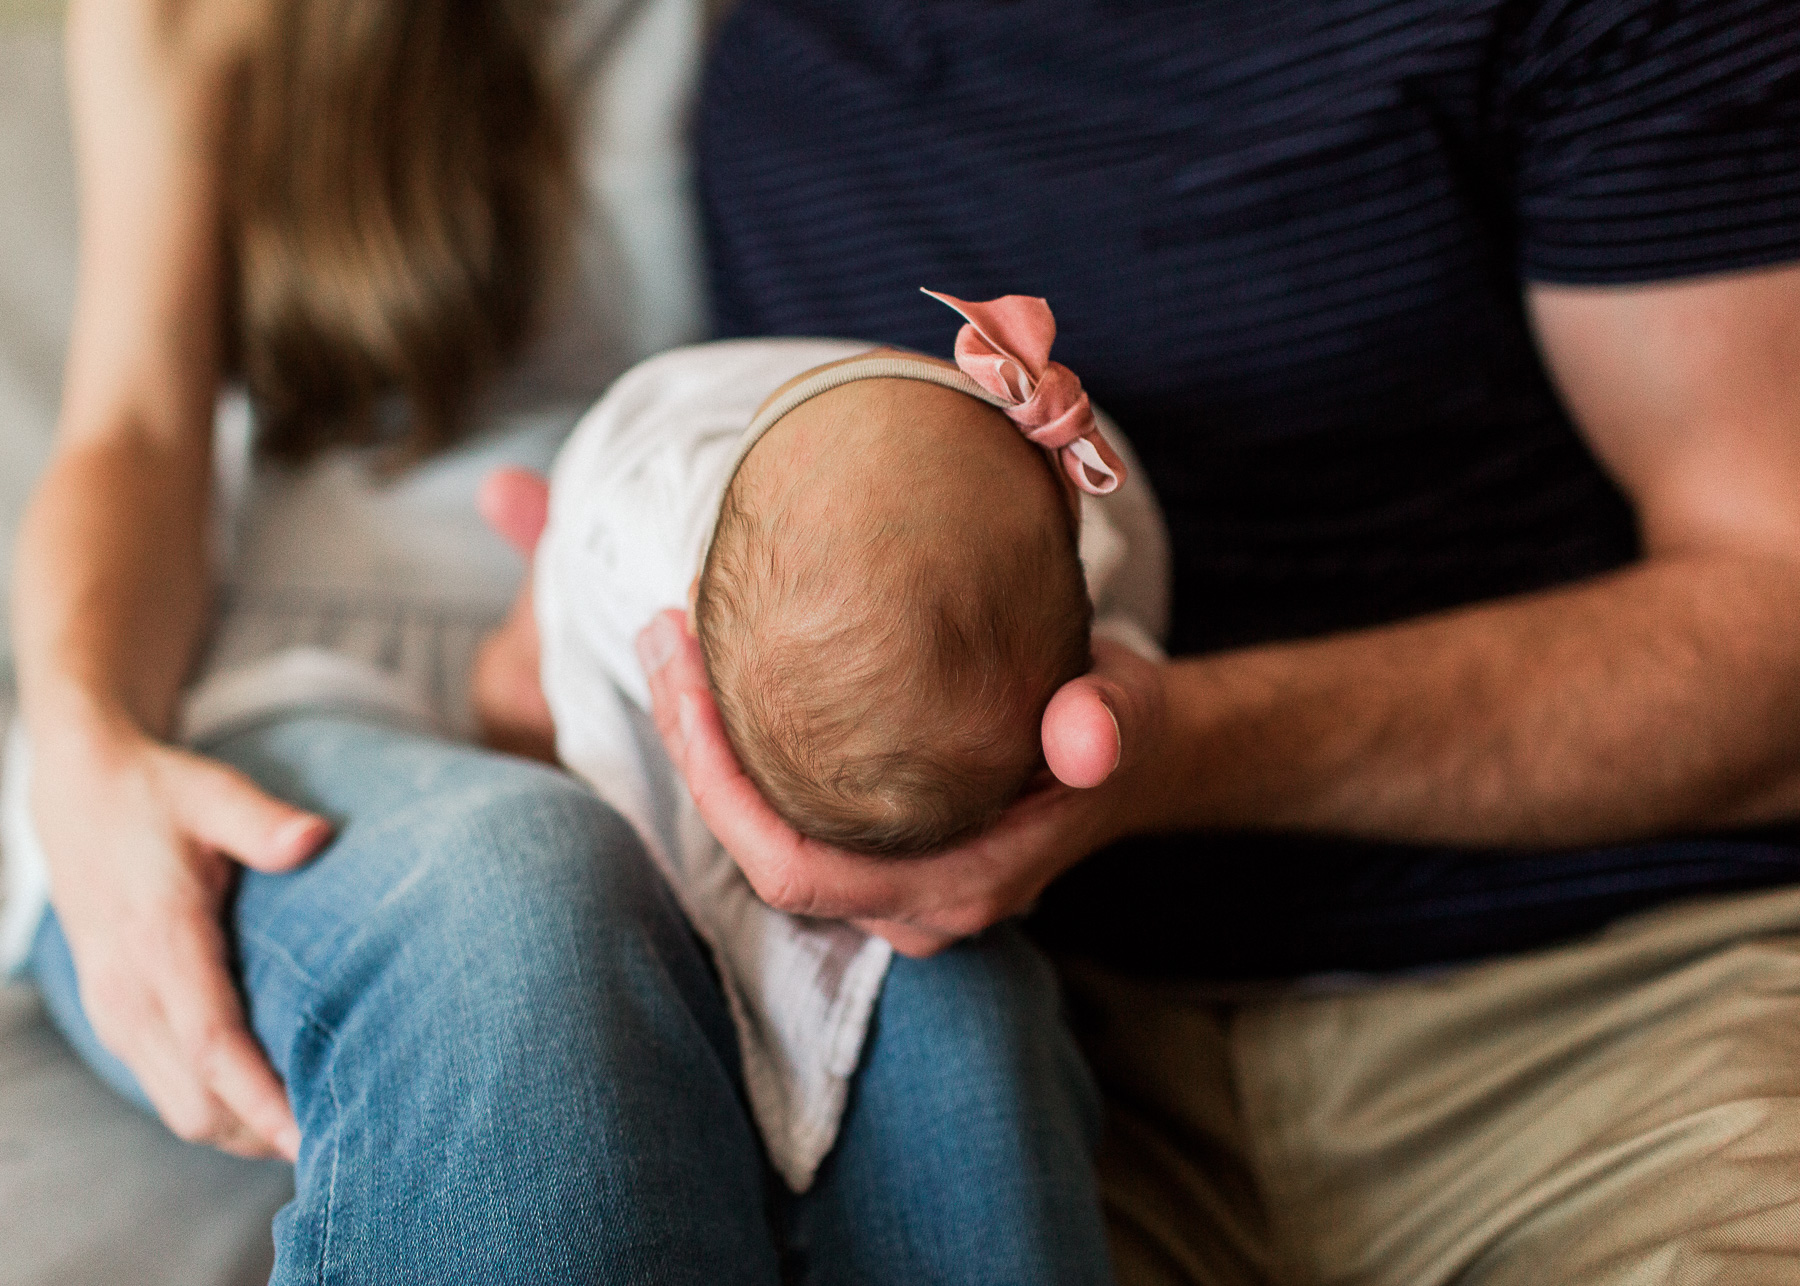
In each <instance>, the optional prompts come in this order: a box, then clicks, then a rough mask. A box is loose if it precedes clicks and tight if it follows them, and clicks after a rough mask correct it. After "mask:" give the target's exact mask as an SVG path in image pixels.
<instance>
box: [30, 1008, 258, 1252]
mask: <svg viewBox="0 0 1800 1286" xmlns="http://www.w3.org/2000/svg"><path fill="white" fill-rule="evenodd" d="M291 1191H292V1172H291V1171H290V1170H289V1169H288V1167H287V1166H286V1165H280V1164H271V1163H256V1162H248V1161H238V1160H234V1159H232V1158H230V1157H225V1156H221V1155H220V1154H218V1153H216V1152H212V1151H210V1150H208V1149H206V1148H200V1147H190V1146H188V1145H185V1144H182V1143H180V1142H178V1141H177V1140H176V1139H175V1138H174V1137H172V1136H171V1135H170V1134H169V1133H168V1131H166V1130H165V1129H163V1127H162V1126H161V1125H159V1124H158V1123H157V1122H155V1121H153V1120H151V1119H150V1118H149V1117H147V1116H145V1115H143V1114H142V1113H140V1112H138V1111H137V1110H136V1109H134V1108H132V1107H130V1106H128V1105H127V1104H125V1103H124V1102H123V1101H122V1100H120V1099H119V1098H118V1097H117V1096H115V1095H114V1094H113V1093H111V1091H109V1090H107V1089H106V1088H105V1087H104V1086H103V1085H101V1084H100V1082H99V1081H97V1080H95V1079H94V1077H93V1076H92V1075H91V1074H90V1073H89V1072H88V1071H87V1069H86V1068H85V1067H83V1066H82V1065H81V1064H80V1063H78V1062H76V1060H75V1058H74V1056H73V1055H72V1054H70V1052H69V1047H68V1046H67V1045H66V1044H64V1043H63V1041H62V1038H61V1037H59V1036H58V1035H57V1034H56V1032H55V1031H54V1030H53V1029H52V1028H51V1026H50V1024H49V1022H48V1021H47V1020H46V1019H45V1017H44V1011H43V1006H42V1005H41V1004H40V1003H39V1001H38V998H37V995H36V993H35V992H34V991H32V990H31V989H30V988H29V987H24V986H19V985H11V986H7V987H4V988H0V1247H4V1251H3V1252H0V1286H51V1284H52V1283H57V1284H58V1286H60V1284H62V1283H67V1284H68V1286H100V1284H101V1283H110V1282H118V1283H122V1284H123V1283H133V1284H134V1286H160V1284H161V1283H168V1286H178V1284H179V1286H214V1284H217V1286H225V1284H227V1283H230V1284H231V1286H237V1284H238V1283H250V1282H266V1281H267V1280H268V1278H269V1265H270V1262H271V1260H272V1258H273V1254H274V1248H273V1243H272V1242H271V1240H270V1237H269V1221H270V1219H271V1218H272V1217H273V1215H274V1213H275V1211H276V1210H277V1209H278V1208H279V1207H280V1206H281V1204H282V1202H284V1201H286V1200H287V1198H288V1195H289V1194H290V1193H291Z"/></svg>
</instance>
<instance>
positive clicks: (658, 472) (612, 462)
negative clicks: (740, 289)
mask: <svg viewBox="0 0 1800 1286" xmlns="http://www.w3.org/2000/svg"><path fill="white" fill-rule="evenodd" d="M870 347H872V345H869V344H866V343H856V342H845V341H836V340H791V339H780V340H736V341H728V342H724V343H716V344H703V345H699V346H697V347H692V348H682V349H676V350H674V351H672V352H669V353H665V354H663V355H661V356H659V357H654V358H651V359H650V360H649V361H646V362H643V363H641V364H640V365H638V366H636V367H634V368H633V369H632V370H630V371H629V372H627V373H626V374H625V375H624V376H623V377H622V378H621V379H620V380H619V381H618V383H616V384H615V385H613V387H612V388H611V389H610V390H609V391H608V392H607V394H606V396H605V397H604V398H602V399H601V400H600V402H599V403H598V404H597V405H596V406H595V407H594V408H593V409H592V410H591V411H589V412H588V413H587V415H586V416H585V417H584V418H583V419H582V421H581V423H580V424H579V425H577V426H576V429H575V431H574V433H573V434H572V435H571V437H570V438H569V441H568V442H567V443H566V444H565V445H564V447H563V449H562V452H561V453H560V454H559V455H558V457H557V460H556V466H555V471H554V473H553V475H552V478H551V492H550V522H549V526H548V528H547V529H546V530H545V533H544V538H543V542H542V544H541V545H540V546H539V548H538V557H537V563H536V580H535V589H536V602H537V615H538V626H539V631H540V634H541V636H542V646H543V665H542V673H543V683H544V694H545V696H546V698H547V699H548V701H549V704H550V710H551V713H552V715H553V716H554V718H555V721H556V743H557V753H558V755H559V756H560V757H561V759H562V761H563V762H564V763H565V764H566V765H567V766H568V767H569V769H570V770H571V771H573V772H574V773H576V774H577V775H578V776H580V777H581V778H583V779H584V780H585V781H586V782H587V783H588V784H589V785H590V786H592V787H593V789H594V790H595V791H596V792H597V793H598V794H599V795H600V796H601V798H603V799H605V800H606V801H607V802H608V803H609V804H611V805H612V806H613V807H614V808H616V809H618V810H619V812H620V813H622V814H623V815H624V817H625V818H626V820H627V821H629V822H630V823H631V824H632V825H633V826H634V827H635V828H636V829H637V831H638V832H639V834H640V835H642V836H643V838H644V841H645V844H646V846H647V847H648V848H649V850H650V853H651V856H652V857H653V859H654V860H655V861H656V863H657V864H658V866H659V867H660V868H661V870H662V871H663V873H664V875H665V876H666V877H667V878H668V880H669V882H670V884H671V885H672V886H673V888H674V890H675V892H676V895H677V897H678V898H679V900H680V902H681V905H682V908H683V910H684V911H685V912H686V913H687V915H688V917H689V919H690V920H691V921H692V923H693V925H694V928H695V929H696V931H698V932H699V934H700V935H701V937H702V938H704V939H705V941H706V942H707V944H708V946H709V947H710V948H711V949H712V951H713V954H714V957H715V959H716V961H717V964H718V968H719V974H720V978H721V980H722V982H723V985H724V989H725V993H726V998H727V1001H728V1002H729V1004H730V1007H731V1012H732V1016H733V1018H734V1020H735V1021H736V1025H737V1031H738V1037H739V1042H740V1045H741V1047H742V1054H743V1067H744V1078H745V1083H746V1088H747V1091H748V1093H749V1098H750V1105H751V1109H752V1111H753V1112H754V1113H755V1116H756V1120H757V1124H758V1127H759V1128H760V1130H761V1132H762V1135H763V1138H764V1141H765V1143H766V1144H767V1146H768V1149H769V1155H770V1157H771V1159H772V1160H773V1162H774V1164H775V1166H776V1168H777V1169H778V1170H779V1171H780V1172H781V1174H782V1176H783V1177H784V1178H785V1179H786V1181H787V1182H788V1184H789V1186H791V1187H792V1188H794V1189H795V1190H796V1191H803V1190H804V1189H805V1188H806V1187H807V1186H808V1185H810V1183H811V1182H812V1177H813V1174H814V1172H815V1171H816V1170H817V1168H818V1165H819V1163H820V1161H821V1160H823V1159H824V1156H825V1154H826V1153H827V1152H828V1151H829V1150H830V1148H831V1145H832V1142H833V1140H834V1139H835V1138H836V1136H837V1129H838V1123H839V1120H840V1118H841V1117H842V1115H843V1108H844V1102H845V1097H846V1094H847V1092H848V1089H849V1082H850V1077H851V1076H852V1075H853V1073H854V1072H855V1069H856V1065H857V1061H858V1058H859V1056H860V1054H861V1050H862V1042H863V1037H864V1034H865V1032H866V1030H867V1027H868V1021H869V1016H870V1014H871V1012H872V1011H873V1008H874V1003H875V999H876V997H877V996H878V994H879V993H880V989H881V981H882V978H883V976H884V975H885V973H886V970H887V965H888V960H889V956H890V949H889V948H888V946H887V944H886V943H885V942H883V941H882V940H880V939H878V938H871V937H869V936H867V935H865V934H863V933H861V932H860V931H858V930H856V929H853V928H851V927H850V926H848V925H844V924H838V923H833V922H827V921H819V920H810V919H805V918H802V917H798V916H791V915H787V914H784V913H781V912H777V911H774V910H772V909H770V908H769V907H768V906H766V905H764V904H763V903H762V902H760V901H758V900H757V898H756V896H755V894H754V893H753V892H752V890H751V888H750V885H749V882H748V881H747V880H746V879H745V878H744V876H743V874H742V873H741V872H740V871H739V870H738V868H737V866H736V865H735V864H734V863H733V862H732V861H731V859H730V857H729V856H728V855H727V854H726V853H725V852H724V851H723V850H722V849H721V848H720V847H719V845H718V843H717V842H716V841H714V840H713V838H712V836H711V835H710V834H709V833H708V832H707V830H706V828H705V826H704V825H703V824H702V823H701V821H700V818H699V815H698V813H697V812H696V811H695V810H694V807H693V804H692V802H691V800H690V799H689V798H688V795H687V792H686V790H685V789H684V788H683V787H682V786H681V784H680V782H679V780H678V779H676V778H675V776H674V774H673V771H672V769H671V767H670V765H669V763H668V761H667V759H666V757H665V756H664V754H663V752H662V749H661V743H660V742H659V741H658V739H657V737H656V733H655V729H654V726H653V725H652V724H651V723H650V721H649V718H648V715H647V713H646V712H647V710H648V707H649V689H648V686H647V684H646V681H645V678H644V674H643V671H642V669H641V668H640V667H639V664H638V660H637V654H636V651H635V640H636V638H637V634H638V632H639V631H640V630H642V629H643V627H644V626H645V625H647V624H648V623H649V622H650V620H651V619H652V618H653V617H654V616H655V615H656V614H657V613H658V612H659V611H662V610H663V609H664V608H669V607H681V606H683V605H684V604H685V602H686V599H687V590H688V585H689V583H690V582H691V581H692V580H693V578H694V576H695V575H696V573H697V572H698V570H699V567H700V561H701V558H702V556H703V553H704V550H705V547H706V542H707V540H708V539H709V537H710V534H711V530H712V525H713V521H714V519H715V517H716V515H717V513H718V507H719V502H720V499H721V497H722V496H723V494H724V490H725V486H726V484H727V482H728V481H729V474H730V471H731V470H732V468H733V467H734V465H735V464H736V461H737V458H738V453H739V447H740V443H741V440H742V438H743V436H744V432H745V429H746V428H747V427H748V426H749V424H750V421H751V418H752V417H753V415H754V414H755V412H756V409H757V407H758V406H759V405H761V403H762V402H763V401H764V400H765V399H767V398H768V396H769V395H770V394H771V393H773V392H774V391H775V389H776V388H778V387H780V386H781V385H782V384H784V383H786V382H787V381H788V380H789V379H791V378H792V377H794V376H795V375H798V374H800V373H801V372H803V371H807V370H810V369H812V368H813V367H816V366H822V365H824V364H826V363H828V362H834V361H838V360H840V359H842V358H846V357H851V356H854V355H856V354H858V353H862V352H865V351H867V350H868V349H869V348H870ZM1104 428H1105V431H1106V436H1107V439H1108V441H1109V442H1111V443H1112V444H1113V445H1114V446H1115V448H1117V449H1118V450H1119V451H1120V453H1121V455H1122V456H1124V458H1125V460H1126V464H1127V468H1128V472H1129V478H1128V481H1127V482H1126V484H1125V485H1124V486H1123V487H1121V488H1120V489H1119V490H1118V491H1116V492H1114V493H1112V494H1111V495H1108V496H1105V497H1103V498H1095V497H1093V496H1086V495H1084V496H1083V497H1082V532H1081V542H1080V549H1081V559H1082V565H1083V568H1084V570H1085V571H1086V573H1087V579H1088V589H1089V593H1090V594H1091V596H1092V597H1093V600H1094V607H1095V615H1096V621H1097V624H1096V626H1095V629H1096V632H1097V633H1105V634H1107V635H1109V636H1111V637H1115V638H1117V639H1119V640H1120V641H1121V642H1125V643H1127V644H1128V645H1131V646H1135V647H1137V648H1139V649H1140V650H1144V651H1149V652H1154V651H1155V650H1156V648H1157V644H1158V641H1159V640H1160V639H1161V638H1162V637H1163V632H1164V630H1165V628H1166V621H1167V614H1168V588H1167V586H1168V580H1169V569H1168V543H1167V537H1166V535H1165V534H1164V531H1163V526H1162V519H1161V517H1160V515H1159V513H1158V510H1157V507H1156V502H1155V499H1154V497H1153V495H1152V493H1151V491H1150V488H1149V486H1148V484H1147V483H1146V482H1145V480H1144V477H1143V471H1142V470H1141V469H1140V468H1138V467H1137V466H1136V463H1135V461H1133V460H1132V459H1131V456H1130V448H1129V445H1128V444H1126V443H1125V441H1124V438H1123V435H1122V434H1120V433H1119V431H1118V429H1117V428H1116V427H1115V426H1113V425H1111V424H1110V423H1104Z"/></svg>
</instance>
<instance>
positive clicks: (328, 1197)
mask: <svg viewBox="0 0 1800 1286" xmlns="http://www.w3.org/2000/svg"><path fill="white" fill-rule="evenodd" d="M302 1021H303V1022H304V1023H305V1024H306V1026H307V1028H308V1029H309V1030H311V1031H312V1032H314V1033H315V1034H317V1035H318V1036H319V1037H320V1038H321V1039H322V1040H324V1042H325V1043H326V1044H330V1043H331V1041H332V1040H333V1039H334V1037H333V1034H332V1031H331V1029H330V1028H329V1027H327V1026H326V1025H325V1024H324V1023H322V1022H320V1021H319V1020H318V1019H317V1018H314V1017H313V1016H312V1015H310V1014H308V1015H305V1016H303V1018H302ZM325 1092H326V1093H327V1094H328V1095H329V1096H330V1098H331V1170H330V1176H329V1177H328V1178H327V1179H326V1182H325V1213H324V1216H323V1218H322V1221H321V1224H322V1226H321V1228H320V1231H319V1271H318V1274H317V1276H316V1277H315V1278H314V1280H315V1281H316V1282H318V1284H319V1286H325V1271H326V1265H327V1264H328V1263H329V1262H330V1260H331V1219H332V1214H333V1212H334V1211H336V1209H337V1181H338V1168H339V1161H340V1159H341V1156H342V1152H343V1124H344V1110H343V1104H342V1102H341V1101H340V1100H339V1098H338V1090H337V1068H336V1066H335V1065H332V1064H328V1065H327V1068H326V1072H325Z"/></svg>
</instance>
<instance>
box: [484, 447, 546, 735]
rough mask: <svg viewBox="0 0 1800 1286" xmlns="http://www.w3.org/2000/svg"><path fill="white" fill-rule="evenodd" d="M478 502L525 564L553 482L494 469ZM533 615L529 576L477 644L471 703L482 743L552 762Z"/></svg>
mask: <svg viewBox="0 0 1800 1286" xmlns="http://www.w3.org/2000/svg"><path fill="white" fill-rule="evenodd" d="M476 507H477V508H479V509H480V510H481V516H482V518H483V519H484V520H485V521H486V522H487V525H488V526H489V527H491V528H492V529H493V530H494V533H495V534H496V535H498V536H499V537H500V538H501V539H503V540H504V541H506V543H507V544H509V545H511V546H512V547H513V548H514V549H516V550H517V551H518V552H519V554H520V556H521V557H523V558H524V559H525V562H526V564H527V567H529V565H530V563H531V560H532V558H533V556H534V555H535V554H536V552H537V543H538V539H539V538H540V537H541V536H542V535H543V534H544V524H545V523H546V522H547V521H548V520H549V514H550V484H549V483H548V482H546V481H545V480H544V477H543V475H542V474H538V473H533V472H532V471H531V470H529V469H516V468H507V469H496V470H494V472H492V473H490V474H489V475H488V476H487V477H486V478H484V479H483V480H482V483H481V491H480V493H479V494H478V495H477V496H476ZM539 656H540V649H539V646H538V632H537V615H536V612H535V610H534V609H533V606H532V599H531V574H530V572H529V571H527V572H526V575H525V583H524V584H523V585H521V586H520V587H519V596H518V597H517V598H515V599H514V600H513V605H512V610H511V611H510V612H508V613H507V615H506V621H505V623H504V624H502V625H501V626H500V628H499V629H497V630H495V631H494V632H493V633H492V634H489V635H488V636H487V637H486V638H485V639H483V640H482V641H481V648H480V650H479V651H477V652H476V654H475V665H474V668H473V670H472V671H471V673H470V675H469V701H470V704H471V705H472V706H473V707H474V709H475V719H476V722H477V723H478V724H479V725H480V728H481V742H482V744H483V745H485V746H490V747H492V748H493V749H495V750H501V751H505V752H506V753H507V754H512V755H523V756H525V757H526V758H528V759H541V760H543V761H544V762H545V763H555V762H556V724H555V721H554V720H552V719H551V717H550V703H549V702H547V701H546V700H544V684H543V680H542V679H541V678H540V676H539Z"/></svg>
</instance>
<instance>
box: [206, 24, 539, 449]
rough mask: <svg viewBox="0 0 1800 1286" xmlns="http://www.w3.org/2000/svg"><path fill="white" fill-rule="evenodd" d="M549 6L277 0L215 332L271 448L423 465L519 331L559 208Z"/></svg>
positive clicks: (259, 74)
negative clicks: (230, 273)
mask: <svg viewBox="0 0 1800 1286" xmlns="http://www.w3.org/2000/svg"><path fill="white" fill-rule="evenodd" d="M546 8H547V6H546V5H545V4H544V3H542V0H270V8H269V11H268V13H269V22H268V24H267V26H266V27H265V28H263V29H262V32H261V34H260V36H259V38H258V39H257V40H256V41H254V42H253V45H252V48H251V49H250V50H249V51H248V56H247V58H246V61H245V64H244V68H243V79H242V82H241V84H242V98H241V101H240V105H239V111H238V112H237V114H236V117H235V119H234V122H233V129H232V132H231V135H230V143H229V144H228V146H227V151H226V174H225V185H226V191H225V203H224V204H225V212H226V220H225V222H226V238H227V249H228V252H229V254H230V257H231V260H232V264H233V267H234V272H235V282H236V288H235V292H234V297H233V298H232V299H231V301H230V303H231V305H232V309H231V311H232V320H231V325H230V330H231V334H230V336H229V339H230V341H231V342H230V345H229V346H230V349H231V352H232V355H233V357H234V358H235V365H236V366H237V368H238V370H239V371H240V372H241V374H242V375H243V377H244V379H245V381H246V383H247V384H248V386H249V390H250V395H251V398H252V401H253V402H254V404H255V406H256V408H257V411H258V442H259V446H260V448H261V449H262V450H263V451H264V452H265V453H267V454H269V455H272V456H275V457H278V458H285V459H289V460H303V459H305V458H307V457H309V456H311V455H312V454H314V453H316V452H317V451H319V450H320V449H322V448H324V447H328V446H337V445H345V444H370V443H378V442H379V443H383V444H385V445H386V446H388V447H389V448H390V453H389V459H390V461H391V462H393V463H396V464H399V463H405V462H409V461H412V460H416V459H419V458H421V457H423V456H425V455H428V454H430V453H432V452H433V451H436V450H438V449H440V448H442V447H444V446H447V445H450V444H451V443H453V442H455V441H456V440H457V438H458V437H459V436H460V435H461V434H462V433H463V432H464V431H465V429H466V427H467V421H468V414H469V407H470V402H471V399H472V398H473V397H474V396H475V394H476V393H477V392H478V391H479V390H480V387H481V385H482V383H483V381H484V380H485V379H487V378H488V377H489V376H490V375H491V374H492V373H493V372H494V370H495V369H496V368H497V367H498V366H499V365H500V364H501V363H502V362H504V361H505V360H506V359H507V358H508V357H510V356H512V355H513V354H514V353H515V352H516V351H517V350H518V349H519V347H520V346H521V345H522V344H523V342H524V340H525V339H526V338H527V336H528V334H529V331H530V327H531V324H532V323H533V321H534V320H535V319H536V318H537V316H538V315H539V305H540V304H541V302H542V301H543V299H544V297H545V295H546V294H547V293H548V292H549V291H550V289H551V288H552V286H553V285H554V282H555V279H556V277H557V275H558V273H559V272H560V270H561V267H562V264H563V262H564V254H565V249H566V245H567V237H568V229H569V225H570V220H571V217H572V210H573V203H574V180H573V160H572V157H571V153H570V141H569V128H568V120H567V113H566V107H565V104H564V103H563V102H562V101H561V98H560V96H559V93H558V90H557V87H556V86H554V85H553V84H552V83H551V81H550V79H549V77H548V75H547V72H546V70H545V67H544V58H543V53H544V46H545V38H546V32H545V23H546V21H547V12H546ZM392 395H398V399H397V400H395V401H390V398H391V397H392ZM390 405H393V406H403V408H404V413H403V414H402V415H400V416H397V417H396V416H393V415H389V414H387V413H386V412H387V409H388V408H389V406H390ZM396 426H398V427H396Z"/></svg>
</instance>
